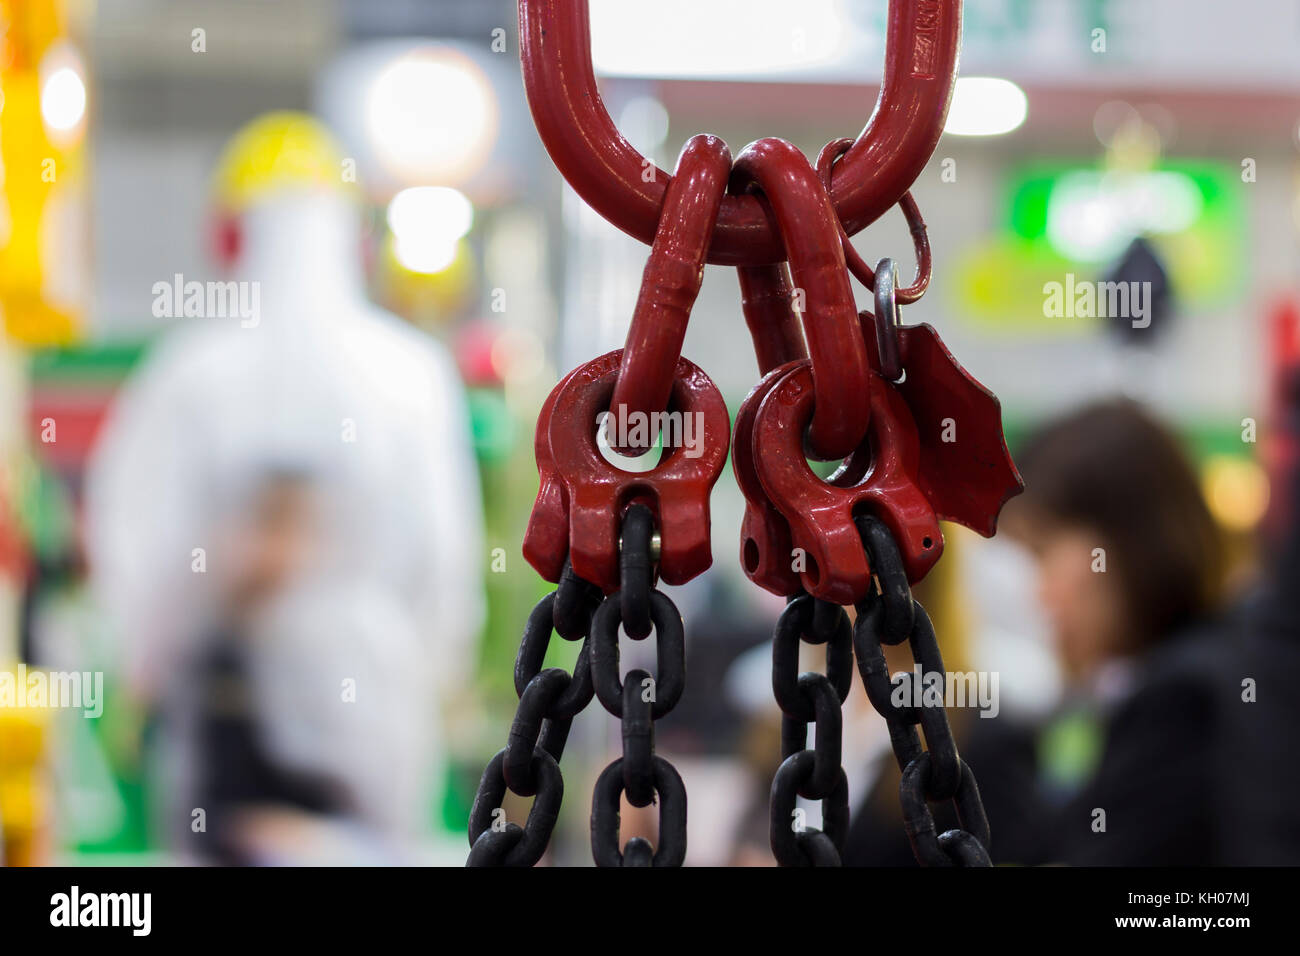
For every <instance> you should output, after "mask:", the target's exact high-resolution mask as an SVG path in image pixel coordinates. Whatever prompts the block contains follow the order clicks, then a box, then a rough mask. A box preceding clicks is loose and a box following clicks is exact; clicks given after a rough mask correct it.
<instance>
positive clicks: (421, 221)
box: [387, 186, 474, 274]
mask: <svg viewBox="0 0 1300 956" xmlns="http://www.w3.org/2000/svg"><path fill="white" fill-rule="evenodd" d="M387 219H388V228H389V229H391V230H392V232H393V254H394V255H395V256H396V257H397V261H398V262H400V263H401V264H402V265H403V266H405V267H406V268H407V269H410V270H411V271H412V272H422V273H429V274H432V273H435V272H441V271H442V270H443V269H446V268H447V267H448V266H449V265H451V264H452V263H453V262H454V261H455V260H456V252H457V243H458V242H459V241H460V238H461V237H462V236H464V235H465V234H466V233H468V232H469V230H470V228H471V227H472V226H473V225H474V206H473V204H472V203H471V202H470V201H469V200H468V199H467V198H466V197H465V196H464V195H463V194H461V193H459V192H457V191H456V190H454V189H450V188H448V187H446V186H418V187H415V188H412V189H403V190H402V191H401V192H400V193H398V194H397V195H396V196H394V197H393V199H392V201H391V202H390V203H389V204H388V213H387Z"/></svg>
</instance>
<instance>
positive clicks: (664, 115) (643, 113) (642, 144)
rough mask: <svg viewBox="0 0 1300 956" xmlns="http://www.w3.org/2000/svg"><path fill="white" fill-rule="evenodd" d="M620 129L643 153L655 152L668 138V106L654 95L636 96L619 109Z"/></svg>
mask: <svg viewBox="0 0 1300 956" xmlns="http://www.w3.org/2000/svg"><path fill="white" fill-rule="evenodd" d="M618 129H619V132H620V133H622V134H623V135H624V136H625V137H627V139H628V141H629V142H630V143H631V144H632V145H633V146H635V147H636V148H637V149H638V150H639V151H640V152H642V153H646V154H649V153H653V152H654V151H655V150H657V149H658V148H659V147H660V146H662V145H663V144H664V141H665V140H666V139H668V108H667V107H666V106H664V104H663V103H661V102H660V101H659V100H658V99H656V98H655V97H653V96H636V97H633V98H632V99H630V100H628V101H627V104H626V105H625V106H624V107H623V108H622V109H621V110H620V111H619V114H618Z"/></svg>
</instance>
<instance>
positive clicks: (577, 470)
mask: <svg viewBox="0 0 1300 956" xmlns="http://www.w3.org/2000/svg"><path fill="white" fill-rule="evenodd" d="M622 357H623V351H622V349H617V350H615V351H613V352H607V353H606V354H604V355H602V356H600V357H599V358H597V359H593V360H592V361H590V362H588V363H587V364H586V365H583V366H580V367H579V368H577V369H575V370H574V371H572V372H570V373H569V374H568V375H567V376H566V377H565V378H564V380H563V381H561V382H560V384H559V385H557V386H556V387H555V390H554V391H552V392H551V395H550V397H548V398H547V400H546V403H545V404H544V405H543V407H542V411H541V413H540V414H539V415H538V418H537V436H536V439H535V445H534V450H535V453H536V456H537V472H538V476H539V478H540V480H541V488H540V489H539V491H538V493H537V500H536V502H535V503H534V505H533V513H532V516H531V518H530V519H529V522H528V530H527V532H526V533H525V535H524V557H525V558H527V559H528V562H529V564H531V565H532V566H533V567H534V568H536V569H537V572H538V573H539V574H540V575H541V576H542V577H543V578H545V579H546V580H548V581H559V579H560V573H561V571H562V570H563V568H564V558H565V555H566V554H567V555H568V556H569V559H570V561H571V563H572V565H573V570H574V573H575V574H577V575H578V576H579V577H580V578H583V579H585V580H587V581H591V582H592V583H594V584H596V585H598V586H599V587H601V588H602V589H603V590H605V591H606V592H613V591H616V590H618V587H619V563H618V552H619V525H620V522H621V519H622V516H623V513H624V512H625V511H626V510H627V508H628V507H629V506H631V505H632V504H634V503H639V504H644V505H646V506H647V507H648V508H650V510H651V511H652V512H653V514H654V516H655V527H656V528H658V529H659V535H660V553H659V574H660V576H661V577H662V578H663V580H664V581H666V582H667V583H669V584H685V583H686V582H687V581H689V580H691V578H693V577H695V576H696V575H698V574H700V573H701V572H702V571H704V570H706V569H707V568H708V567H709V565H710V564H712V561H713V559H712V555H711V551H710V543H709V493H710V492H711V491H712V490H713V486H714V484H716V483H717V480H718V476H719V475H720V474H721V473H722V466H723V463H724V462H725V461H726V457H727V442H728V436H729V432H730V423H729V421H728V417H727V406H726V405H725V403H724V402H723V401H722V395H721V394H720V393H719V392H718V390H717V388H716V387H715V386H714V384H713V382H712V381H710V380H709V377H708V376H707V375H705V374H704V372H702V371H701V370H700V369H699V368H698V367H696V366H695V365H694V364H692V363H691V362H688V361H687V360H686V359H679V360H678V362H677V369H676V375H675V377H674V381H673V389H672V396H671V399H670V404H671V407H672V409H673V411H674V412H679V413H680V414H681V415H682V416H683V418H682V421H683V422H685V421H686V416H690V415H695V414H698V415H699V416H700V418H699V419H698V421H699V422H700V423H701V426H702V427H700V428H699V430H698V432H697V434H696V436H695V437H696V442H695V446H694V448H691V447H688V446H687V445H686V444H685V443H684V442H678V443H674V444H673V445H672V446H671V447H666V448H665V450H664V455H663V458H662V459H661V460H660V461H659V463H658V464H657V465H656V466H655V467H654V468H652V469H651V470H649V471H646V472H639V473H638V472H628V471H623V470H622V469H619V468H616V467H615V466H614V465H612V464H610V463H609V462H607V461H606V460H605V458H604V456H603V455H602V454H601V452H600V448H599V447H598V446H597V444H596V425H597V415H599V414H600V413H601V412H603V411H605V410H606V409H608V408H609V400H610V396H611V395H612V394H613V391H614V379H615V378H616V376H617V375H618V370H619V365H620V363H621V361H622Z"/></svg>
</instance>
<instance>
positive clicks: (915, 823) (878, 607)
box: [853, 516, 992, 866]
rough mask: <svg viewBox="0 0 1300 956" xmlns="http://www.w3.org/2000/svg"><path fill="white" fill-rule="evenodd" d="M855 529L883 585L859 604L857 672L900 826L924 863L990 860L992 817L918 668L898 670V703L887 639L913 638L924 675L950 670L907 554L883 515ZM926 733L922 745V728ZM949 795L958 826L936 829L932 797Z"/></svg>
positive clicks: (911, 644) (944, 677) (863, 521)
mask: <svg viewBox="0 0 1300 956" xmlns="http://www.w3.org/2000/svg"><path fill="white" fill-rule="evenodd" d="M855 520H856V523H857V527H858V533H859V535H861V537H862V543H863V546H864V547H865V548H866V549H867V556H868V559H869V560H870V562H871V568H872V570H873V572H874V574H875V577H876V580H877V581H878V584H879V589H878V591H877V592H876V593H874V594H871V595H869V596H868V597H867V599H866V600H864V601H863V602H862V603H861V604H859V605H858V608H857V611H858V617H857V621H856V622H855V623H854V627H853V648H854V651H855V652H856V656H857V659H858V670H859V672H860V673H861V675H862V683H863V685H864V687H865V688H866V692H867V698H868V699H869V700H870V701H871V706H872V707H874V708H875V710H876V712H877V713H878V714H880V716H882V717H884V718H885V723H886V725H887V726H888V728H889V740H890V744H891V745H892V747H893V750H894V757H895V759H896V760H897V761H898V768H899V769H900V770H901V771H902V773H903V777H902V781H901V782H900V784H899V800H900V802H901V803H902V809H903V826H904V827H905V829H906V830H907V838H908V840H909V842H910V843H911V844H912V853H913V854H914V855H915V857H916V861H917V863H919V864H920V865H921V866H991V865H992V864H991V862H990V860H989V823H988V818H987V817H986V816H985V814H984V803H983V801H982V800H981V799H980V792H979V786H978V785H977V784H976V783H975V775H974V774H973V773H972V772H971V769H970V767H968V766H967V765H966V762H965V761H964V760H962V759H961V755H960V754H959V753H958V752H957V744H956V741H954V740H953V736H952V729H951V727H949V725H948V715H947V712H946V711H945V710H944V707H943V699H942V695H940V700H939V705H938V706H934V705H932V704H929V703H927V701H928V699H929V695H928V694H924V693H922V694H920V695H916V694H914V693H913V690H914V688H913V686H912V684H911V682H912V681H914V680H915V679H916V674H915V673H914V672H904V673H902V674H900V675H899V680H900V681H905V682H907V683H906V688H905V691H904V693H903V694H901V695H900V697H901V699H902V700H903V701H909V700H910V701H913V702H915V701H917V700H920V701H921V703H920V705H919V706H918V705H916V704H915V703H911V704H907V703H904V704H901V705H899V704H898V703H896V701H895V700H894V699H893V691H894V689H895V684H894V683H893V681H891V679H890V675H889V666H888V664H887V663H886V662H885V652H884V647H883V646H882V645H895V644H901V643H903V642H904V641H907V642H908V645H909V647H910V648H911V651H912V659H913V660H914V661H915V662H916V663H917V664H919V665H920V670H921V673H920V679H921V681H922V682H923V684H924V682H926V681H927V680H931V681H932V680H933V678H930V677H929V675H931V674H937V675H939V678H938V679H939V680H941V681H943V682H944V683H942V684H940V687H944V686H946V681H947V672H946V671H945V670H944V666H943V657H942V655H941V654H940V652H939V644H938V641H937V640H936V638H935V635H934V625H933V624H931V622H930V616H929V615H928V614H927V613H926V612H925V608H924V607H922V606H921V603H920V602H919V601H917V600H915V599H914V598H913V597H912V589H911V587H910V586H909V584H908V582H907V574H906V572H905V571H904V570H903V562H902V557H901V556H900V555H899V553H898V546H897V544H896V543H895V542H894V539H893V536H892V535H891V534H890V533H889V529H888V528H886V527H885V525H884V524H883V523H881V522H880V521H879V520H878V519H876V518H872V517H867V516H863V517H859V518H857V519H855ZM918 725H919V726H920V728H921V730H922V731H924V732H925V743H926V745H927V747H928V749H925V748H923V747H922V745H921V738H920V734H918V732H917V726H918ZM944 800H951V801H952V803H953V806H954V808H955V809H956V811H957V820H958V822H959V823H960V824H961V828H960V829H955V830H947V831H945V832H944V833H937V832H936V829H937V828H936V827H935V823H934V816H933V815H932V814H931V812H930V806H929V805H930V804H931V803H939V802H941V801H944Z"/></svg>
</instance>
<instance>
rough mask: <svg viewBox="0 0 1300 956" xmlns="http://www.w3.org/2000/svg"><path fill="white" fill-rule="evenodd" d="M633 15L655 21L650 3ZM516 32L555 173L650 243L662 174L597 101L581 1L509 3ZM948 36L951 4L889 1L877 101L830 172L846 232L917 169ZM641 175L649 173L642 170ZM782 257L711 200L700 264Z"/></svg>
mask: <svg viewBox="0 0 1300 956" xmlns="http://www.w3.org/2000/svg"><path fill="white" fill-rule="evenodd" d="M645 9H646V15H647V16H653V15H655V12H654V8H653V7H647V8H645ZM686 28H688V25H686V24H683V29H686ZM519 34H520V47H521V49H520V53H521V57H522V60H523V72H524V89H525V91H526V92H527V95H528V105H529V107H530V108H531V110H532V113H533V120H534V122H535V123H536V125H537V131H538V133H539V134H540V135H541V137H542V142H543V143H544V144H545V145H546V149H547V151H548V152H549V153H550V155H551V159H552V160H553V161H554V162H555V165H556V167H557V168H558V169H559V170H560V172H561V173H562V174H563V176H564V178H565V179H566V180H568V182H569V185H571V186H572V187H573V188H574V190H576V191H577V193H578V195H580V196H581V197H582V198H583V199H584V200H586V201H587V203H588V205H590V206H591V207H592V208H593V209H595V210H596V211H597V212H598V213H600V214H601V215H602V216H604V217H605V218H606V219H608V220H609V221H610V222H611V223H613V224H614V225H615V226H617V227H618V228H620V229H622V230H623V231H624V232H626V233H628V234H630V235H632V236H635V237H636V238H638V239H640V240H641V241H642V242H645V243H650V242H651V241H652V240H653V238H654V235H655V231H656V228H657V226H658V223H659V211H660V209H661V208H662V207H663V202H664V194H665V192H666V191H667V188H668V183H669V182H670V180H671V177H670V176H669V175H668V174H667V173H665V172H663V171H662V170H659V169H657V168H654V167H653V166H652V164H650V163H649V161H648V160H646V159H645V157H644V156H642V155H641V154H640V153H639V152H638V151H637V150H636V149H635V148H634V147H633V146H632V145H631V144H630V143H629V142H628V141H627V140H626V139H624V138H623V136H622V135H621V134H620V133H619V132H618V129H617V128H616V127H615V126H614V123H613V121H612V120H611V119H610V117H609V113H608V111H607V110H606V109H605V106H604V103H603V102H602V101H601V97H600V92H599V90H598V89H597V87H596V77H595V73H594V71H593V70H592V64H591V23H590V16H589V11H588V7H587V0H519ZM960 40H961V0H892V2H891V3H890V5H889V28H888V34H887V37H886V46H885V67H884V81H883V83H882V85H881V89H880V96H879V98H878V100H877V102H876V108H875V110H874V111H873V112H872V113H871V118H870V120H869V121H868V122H867V125H866V127H865V129H863V131H862V133H861V135H859V137H858V139H857V141H856V143H854V145H853V146H852V148H850V149H849V150H848V151H847V152H846V153H845V154H844V157H843V159H841V160H840V162H839V163H838V164H836V172H835V176H834V181H833V183H832V188H831V198H832V200H833V201H834V206H835V211H836V213H837V214H838V216H839V219H840V221H841V222H843V224H844V228H845V230H846V231H847V232H848V234H850V235H852V234H853V233H856V232H858V231H860V230H862V229H864V228H865V227H866V226H868V225H870V224H871V223H872V222H874V221H875V220H876V219H878V218H880V216H881V215H883V214H884V213H885V212H886V210H888V209H889V208H890V207H892V206H893V205H894V204H895V203H896V202H898V201H899V200H900V199H901V198H902V197H903V194H904V193H906V192H907V191H908V189H910V188H911V185H912V183H913V182H915V181H916V177H917V176H919V175H920V173H921V170H922V169H923V168H924V167H925V164H926V162H928V161H929V159H930V155H931V153H932V152H933V151H934V147H935V145H936V144H937V143H938V141H939V136H940V135H941V134H942V132H943V126H944V121H945V120H946V119H947V116H948V104H949V102H950V101H951V98H952V89H953V84H954V82H955V80H956V75H957V51H958V48H959V46H960ZM650 169H653V172H654V175H653V176H649V175H646V174H645V173H646V170H650ZM647 179H648V180H649V181H648V182H647V181H646V180H647ZM785 258H786V254H785V250H784V246H783V243H782V241H781V237H780V236H779V235H777V234H776V231H775V230H774V229H773V228H772V225H771V223H770V222H769V220H768V218H767V216H766V215H765V214H764V212H763V208H762V206H761V205H760V203H759V201H758V200H757V199H756V198H754V197H753V196H730V197H728V198H727V199H726V200H725V201H724V202H723V204H722V208H721V211H720V214H719V217H718V225H717V228H716V230H715V231H714V235H713V241H712V244H711V246H710V248H709V257H708V261H709V262H712V263H715V264H718V265H765V264H771V263H776V262H780V261H782V260H783V259H785Z"/></svg>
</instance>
